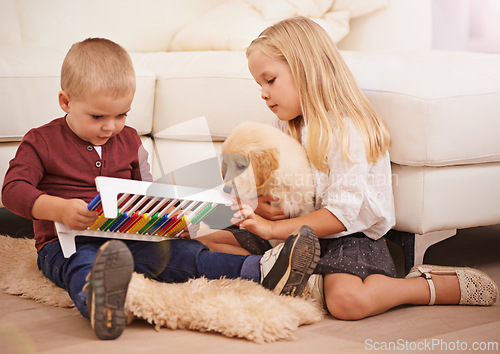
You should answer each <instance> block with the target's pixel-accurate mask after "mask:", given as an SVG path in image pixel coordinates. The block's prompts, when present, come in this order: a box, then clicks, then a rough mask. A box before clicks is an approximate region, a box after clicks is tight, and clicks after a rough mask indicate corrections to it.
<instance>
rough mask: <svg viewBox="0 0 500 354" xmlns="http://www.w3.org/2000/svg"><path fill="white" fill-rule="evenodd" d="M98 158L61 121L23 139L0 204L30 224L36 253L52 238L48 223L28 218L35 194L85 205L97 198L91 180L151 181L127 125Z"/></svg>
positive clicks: (144, 156)
mask: <svg viewBox="0 0 500 354" xmlns="http://www.w3.org/2000/svg"><path fill="white" fill-rule="evenodd" d="M101 155H102V157H99V154H98V153H97V151H95V148H94V146H92V144H90V143H89V142H87V141H84V140H82V139H80V138H79V137H78V136H77V135H76V134H75V133H74V132H73V131H72V130H71V129H70V128H69V127H68V125H67V123H66V118H65V117H63V118H58V119H54V120H53V121H52V122H50V123H48V124H45V125H43V126H41V127H39V128H34V129H32V130H30V131H29V132H28V133H27V134H26V135H25V136H24V138H23V140H22V142H21V144H20V146H19V148H18V150H17V152H16V156H15V157H14V158H13V159H12V160H11V161H10V164H9V169H8V170H7V173H6V175H5V180H4V184H3V187H2V202H3V204H4V205H5V207H7V208H8V209H9V210H11V211H13V212H14V213H16V214H18V215H21V216H23V217H26V218H30V219H33V220H34V221H33V228H34V232H35V247H36V249H37V251H40V250H41V249H42V247H43V246H44V245H45V244H47V243H49V242H53V241H55V240H56V239H57V235H56V233H55V228H54V223H53V222H52V221H47V220H37V219H35V218H33V215H32V214H31V210H32V208H33V204H34V203H35V200H36V199H37V198H38V197H39V196H40V195H42V194H48V195H53V196H58V197H61V198H79V199H83V200H84V201H86V202H87V203H88V202H89V201H90V200H92V198H93V197H94V196H95V195H96V194H97V190H96V186H95V178H96V177H97V176H108V177H116V178H126V179H134V180H147V181H151V180H152V176H151V172H150V166H149V163H148V162H147V156H148V154H147V152H146V150H145V149H144V147H143V146H142V144H141V139H140V138H139V135H138V134H137V131H136V130H135V129H133V128H131V127H128V126H125V127H124V128H123V130H122V131H121V132H120V134H118V135H116V136H114V137H112V138H110V139H109V140H108V141H107V142H106V144H104V145H102V152H101Z"/></svg>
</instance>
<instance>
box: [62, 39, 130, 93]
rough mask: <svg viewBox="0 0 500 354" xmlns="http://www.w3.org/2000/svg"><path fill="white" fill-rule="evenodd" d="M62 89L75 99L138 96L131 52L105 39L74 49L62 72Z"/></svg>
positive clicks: (80, 44) (76, 44)
mask: <svg viewBox="0 0 500 354" xmlns="http://www.w3.org/2000/svg"><path fill="white" fill-rule="evenodd" d="M61 89H62V90H63V91H65V92H66V93H67V94H68V95H69V96H70V97H71V98H72V99H84V98H85V96H86V95H87V94H89V93H103V94H105V95H109V96H112V97H119V96H122V95H126V94H128V93H130V92H135V71H134V66H133V64H132V60H131V59H130V56H129V55H128V53H127V51H126V50H125V49H124V48H123V47H121V46H120V45H118V44H116V43H115V42H112V41H110V40H108V39H104V38H88V39H86V40H84V41H82V42H78V43H75V44H73V46H71V48H70V50H69V51H68V54H66V57H65V58H64V62H63V65H62V68H61Z"/></svg>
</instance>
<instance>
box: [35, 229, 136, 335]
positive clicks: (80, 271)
mask: <svg viewBox="0 0 500 354" xmlns="http://www.w3.org/2000/svg"><path fill="white" fill-rule="evenodd" d="M38 267H39V268H40V269H41V270H42V272H43V273H44V274H45V276H47V277H48V278H49V279H50V280H52V281H53V282H54V283H55V284H56V285H58V286H59V287H61V288H63V289H66V290H67V291H68V293H69V295H70V297H71V299H72V300H73V302H74V303H75V305H76V307H77V309H78V310H79V311H80V313H81V314H82V316H84V317H86V318H89V319H90V320H91V325H92V328H93V329H94V331H95V333H96V335H97V336H98V337H99V338H101V339H115V338H117V337H119V336H120V335H121V333H122V332H123V329H124V327H125V316H124V303H125V296H126V293H127V288H128V283H129V281H130V277H131V275H132V271H133V258H132V256H131V254H130V251H129V250H128V248H127V247H126V245H125V244H124V243H123V242H121V241H117V240H113V241H108V242H106V240H103V239H98V238H80V239H78V238H77V252H75V253H73V254H72V255H71V256H70V257H69V258H64V256H63V254H62V251H61V246H60V244H59V242H58V241H56V242H53V243H50V244H48V245H46V246H45V247H44V248H43V249H42V250H41V251H40V252H39V254H38ZM87 281H88V282H87Z"/></svg>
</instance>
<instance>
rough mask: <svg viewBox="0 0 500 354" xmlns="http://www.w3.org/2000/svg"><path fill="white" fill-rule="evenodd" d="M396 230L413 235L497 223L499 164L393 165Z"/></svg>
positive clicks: (499, 208)
mask: <svg viewBox="0 0 500 354" xmlns="http://www.w3.org/2000/svg"><path fill="white" fill-rule="evenodd" d="M392 175H393V191H394V205H395V210H396V226H395V229H396V230H399V231H405V232H410V233H416V234H425V233H429V232H433V231H438V230H451V229H465V228H469V227H476V226H485V225H495V224H500V203H498V200H500V178H498V177H499V176H500V163H484V164H471V165H460V166H446V167H430V166H402V165H397V164H393V165H392Z"/></svg>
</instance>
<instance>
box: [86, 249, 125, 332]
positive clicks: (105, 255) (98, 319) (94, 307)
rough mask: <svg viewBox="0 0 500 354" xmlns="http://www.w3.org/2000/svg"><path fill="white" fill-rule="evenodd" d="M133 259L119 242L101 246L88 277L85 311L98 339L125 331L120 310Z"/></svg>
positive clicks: (122, 309)
mask: <svg viewBox="0 0 500 354" xmlns="http://www.w3.org/2000/svg"><path fill="white" fill-rule="evenodd" d="M133 271H134V259H133V257H132V254H131V253H130V250H129V249H128V247H127V246H126V245H125V243H123V242H122V241H118V240H112V241H108V242H106V243H104V244H103V245H102V246H101V247H100V248H99V251H98V252H97V256H96V258H95V261H94V265H93V266H92V271H91V272H90V274H89V275H88V283H87V289H88V295H87V309H88V312H89V317H90V324H91V326H92V329H93V330H94V332H95V334H96V335H97V337H99V338H100V339H115V338H118V337H119V336H120V335H121V334H122V333H123V330H124V329H125V324H126V321H127V319H126V316H125V311H124V306H125V297H126V296H127V289H128V284H129V282H130V278H131V277H132V272H133Z"/></svg>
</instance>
